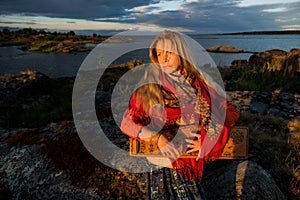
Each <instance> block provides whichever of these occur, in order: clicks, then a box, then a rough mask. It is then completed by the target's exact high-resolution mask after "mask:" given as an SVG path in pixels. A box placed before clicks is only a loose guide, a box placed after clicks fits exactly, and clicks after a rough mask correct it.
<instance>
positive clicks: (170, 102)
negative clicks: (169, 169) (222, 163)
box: [120, 72, 239, 181]
mask: <svg viewBox="0 0 300 200" xmlns="http://www.w3.org/2000/svg"><path fill="white" fill-rule="evenodd" d="M160 76H161V77H160V80H161V81H162V83H161V84H162V87H161V89H162V90H161V91H162V95H163V97H164V104H165V105H164V110H165V113H164V115H166V116H165V118H166V121H165V124H164V125H163V129H164V130H166V129H170V130H172V129H174V128H176V127H179V126H180V125H182V123H190V122H191V121H193V123H195V124H196V125H197V133H199V134H201V143H202V146H201V158H200V159H199V160H198V161H196V159H195V158H179V159H177V160H176V161H174V162H173V163H172V165H173V168H174V169H176V171H177V172H178V173H180V174H182V175H184V176H185V177H186V178H188V179H189V180H195V181H198V180H201V177H202V173H203V169H204V165H205V163H207V162H209V161H213V160H215V159H216V158H218V157H219V156H220V155H221V153H222V150H223V148H224V146H225V144H226V142H227V140H228V136H229V132H230V129H231V128H232V127H233V125H234V124H235V122H236V121H237V119H238V118H239V112H238V111H237V110H236V109H235V108H234V106H233V105H232V104H231V103H230V102H228V101H227V100H226V99H225V97H222V96H221V95H219V94H217V92H215V91H214V90H213V89H212V88H210V87H208V85H207V84H206V83H205V82H204V81H203V80H202V79H200V78H196V77H195V76H193V75H192V74H190V73H188V72H181V73H179V74H171V75H170V74H165V73H163V72H162V73H161V74H160ZM190 86H191V87H190ZM191 88H192V90H191ZM191 93H193V94H192V95H194V97H196V98H191V95H190V94H191ZM137 98H143V97H138V96H137V93H134V94H133V95H132V97H131V99H130V103H129V108H128V109H127V110H126V111H125V113H124V116H123V120H122V123H121V127H120V128H121V131H122V132H123V133H124V134H127V135H128V136H129V137H134V138H138V133H139V132H140V130H141V129H142V128H143V127H144V126H148V125H150V128H151V126H152V127H153V126H161V124H159V123H161V121H160V120H157V121H156V120H155V119H156V118H157V119H159V118H161V117H162V116H160V115H161V112H156V111H155V109H154V111H153V112H152V118H151V119H152V122H151V119H150V116H149V115H148V114H146V113H145V112H144V110H143V104H140V105H136V101H137ZM139 102H143V101H139ZM219 122H220V124H219ZM148 127H149V126H148ZM153 128H155V127H153ZM211 130H214V131H211ZM175 134H176V133H175Z"/></svg>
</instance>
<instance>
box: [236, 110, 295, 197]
mask: <svg viewBox="0 0 300 200" xmlns="http://www.w3.org/2000/svg"><path fill="white" fill-rule="evenodd" d="M238 124H240V125H243V126H248V128H249V133H250V137H249V138H250V139H249V140H250V141H249V144H250V145H249V152H250V154H252V156H250V159H251V160H254V161H255V162H257V163H258V164H260V165H261V166H262V167H263V168H264V169H265V170H267V171H268V172H269V173H270V174H271V175H272V176H273V178H274V179H275V181H276V183H277V185H278V186H279V188H280V189H281V190H282V191H283V193H284V194H285V195H286V197H287V198H288V199H298V198H300V189H299V188H300V153H299V152H300V151H299V150H300V132H299V130H300V129H299V127H300V120H299V119H295V120H292V121H286V120H283V119H279V118H276V117H273V116H261V115H258V114H256V115H253V114H247V113H242V114H241V117H240V119H239V122H238ZM291 130H292V131H291Z"/></svg>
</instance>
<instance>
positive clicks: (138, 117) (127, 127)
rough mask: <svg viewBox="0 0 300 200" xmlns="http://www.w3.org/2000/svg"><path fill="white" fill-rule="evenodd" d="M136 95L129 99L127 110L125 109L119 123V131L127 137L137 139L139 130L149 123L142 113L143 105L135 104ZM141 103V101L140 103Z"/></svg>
mask: <svg viewBox="0 0 300 200" xmlns="http://www.w3.org/2000/svg"><path fill="white" fill-rule="evenodd" d="M136 98H137V93H134V94H133V95H132V97H131V98H130V102H129V108H128V109H126V111H125V112H124V115H123V119H122V122H121V127H120V129H121V131H122V132H123V133H124V134H126V135H128V136H129V137H134V138H138V134H139V132H140V130H141V129H142V128H143V127H144V126H147V125H148V124H149V123H150V117H149V116H148V115H147V114H146V113H145V112H144V110H143V105H142V104H141V105H139V106H138V105H137V104H136ZM140 102H142V101H140Z"/></svg>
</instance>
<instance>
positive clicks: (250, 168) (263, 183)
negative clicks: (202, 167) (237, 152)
mask: <svg viewBox="0 0 300 200" xmlns="http://www.w3.org/2000/svg"><path fill="white" fill-rule="evenodd" d="M204 181H205V189H206V190H205V193H206V195H207V199H253V200H254V199H263V200H267V199H278V200H279V199H282V200H284V199H286V198H285V196H284V195H283V193H282V192H281V190H280V189H279V188H278V187H277V185H276V183H275V181H274V179H273V178H272V176H271V175H270V174H269V173H268V172H267V171H265V170H264V169H263V168H262V167H261V166H259V165H258V164H257V163H255V162H253V161H243V162H240V163H239V162H231V163H229V164H227V166H224V167H222V168H219V169H215V170H212V171H210V172H208V174H207V175H205V177H204Z"/></svg>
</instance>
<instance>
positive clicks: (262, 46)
mask: <svg viewBox="0 0 300 200" xmlns="http://www.w3.org/2000/svg"><path fill="white" fill-rule="evenodd" d="M190 37H191V38H192V39H193V40H194V41H196V42H197V43H199V44H200V45H201V46H202V47H203V48H204V49H206V48H209V47H212V46H216V45H219V46H228V45H230V46H234V47H236V48H239V49H243V50H244V51H245V52H263V51H266V50H271V49H281V50H284V51H290V50H291V49H293V48H300V35H297V34H291V35H289V34H282V35H214V34H211V35H190ZM144 39H145V38H143V37H141V38H140V41H132V42H143V41H144ZM130 43H131V42H128V45H130ZM106 45H117V44H115V43H112V44H106ZM86 47H88V48H90V49H91V50H92V49H93V48H95V45H91V44H89V45H87V46H86ZM148 51H149V49H147V48H145V49H140V50H135V51H132V52H129V53H125V54H123V55H121V56H119V57H117V58H116V59H115V60H114V61H113V62H112V63H113V64H120V63H126V62H129V61H131V60H133V59H139V60H143V61H144V62H146V63H147V62H149V56H148V55H149V54H148ZM208 54H209V56H210V57H211V59H212V60H213V61H214V62H215V64H216V65H217V66H221V67H228V66H230V65H231V62H232V61H233V60H248V59H249V57H250V56H251V55H252V54H253V53H208ZM88 55H89V52H83V53H72V54H63V55H59V54H47V53H40V52H29V51H22V50H20V48H19V47H17V46H10V47H0V75H4V74H9V73H18V72H20V71H26V70H33V71H39V72H41V73H44V74H46V75H48V76H50V77H74V76H76V74H77V72H78V69H79V68H80V66H81V64H82V63H83V62H84V60H85V59H86V58H87V57H88Z"/></svg>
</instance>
